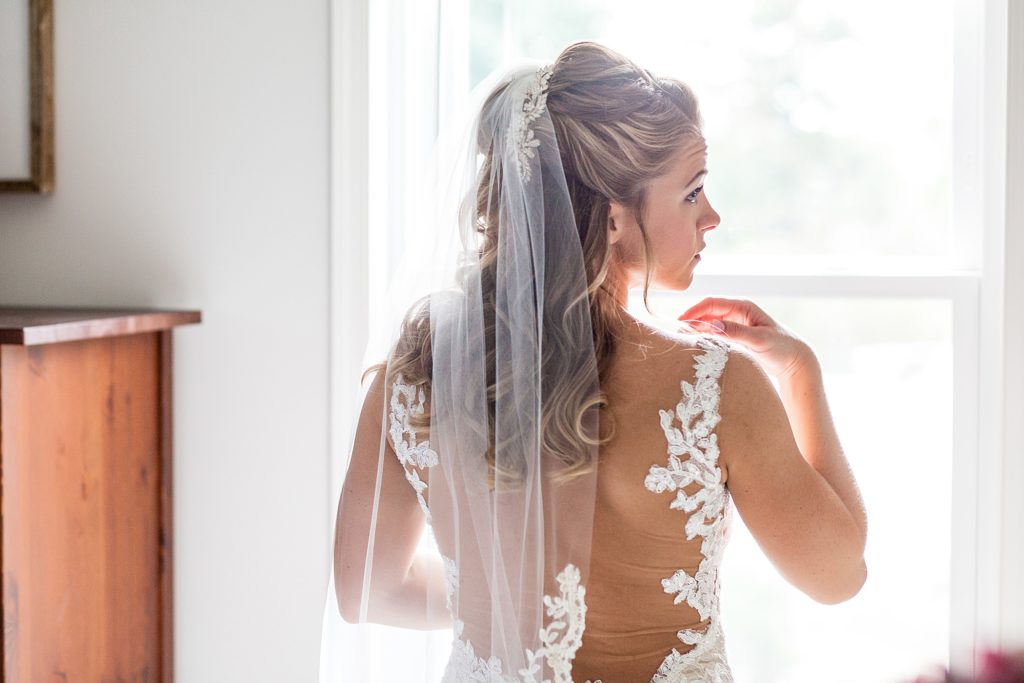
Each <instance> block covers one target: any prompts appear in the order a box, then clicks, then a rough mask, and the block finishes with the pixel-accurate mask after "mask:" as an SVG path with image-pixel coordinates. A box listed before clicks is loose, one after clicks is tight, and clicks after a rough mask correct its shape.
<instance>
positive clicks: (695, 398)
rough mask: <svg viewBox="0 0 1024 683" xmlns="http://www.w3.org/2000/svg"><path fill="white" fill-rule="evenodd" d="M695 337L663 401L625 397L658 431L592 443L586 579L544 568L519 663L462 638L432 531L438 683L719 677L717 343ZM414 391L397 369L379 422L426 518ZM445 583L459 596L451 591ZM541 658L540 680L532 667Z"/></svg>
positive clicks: (722, 525)
mask: <svg viewBox="0 0 1024 683" xmlns="http://www.w3.org/2000/svg"><path fill="white" fill-rule="evenodd" d="M696 344H697V347H698V349H697V350H698V351H699V353H697V354H696V355H694V356H693V370H694V377H693V381H692V382H690V381H687V380H685V379H684V380H681V381H680V380H678V378H676V379H669V380H666V385H665V387H663V388H666V387H667V386H668V384H674V386H675V387H676V390H675V394H676V396H677V398H676V399H675V400H677V403H676V404H675V405H674V406H673V405H671V403H669V404H668V405H664V401H663V399H661V398H660V397H661V396H662V395H663V392H659V391H656V390H653V389H652V390H651V391H641V393H642V394H644V395H646V396H647V399H648V400H649V401H650V402H651V405H650V406H647V405H646V404H644V399H643V398H640V399H639V400H638V401H634V402H633V403H634V404H635V403H640V404H641V408H642V412H641V413H640V415H641V416H646V417H642V423H646V424H648V425H650V426H652V427H653V426H655V425H658V426H660V429H657V428H655V429H651V428H650V427H648V428H647V429H646V430H644V432H643V433H640V431H641V430H640V429H639V428H638V429H637V430H636V432H637V433H634V434H629V435H626V436H623V437H617V440H618V443H619V446H618V447H616V448H613V449H610V450H612V451H613V452H611V453H609V452H604V453H602V456H601V462H600V471H599V484H598V489H599V490H598V500H597V508H596V511H595V519H594V531H593V536H594V540H593V550H592V557H591V566H590V576H589V579H588V582H587V585H586V586H584V585H582V584H581V581H580V572H579V570H578V569H577V568H576V567H574V566H572V565H568V566H566V567H565V568H563V569H562V571H560V572H559V573H558V575H557V576H556V577H554V578H555V580H556V581H555V583H554V584H553V585H555V586H557V593H552V594H551V595H549V596H547V597H546V598H545V600H544V602H545V605H546V606H547V608H546V620H545V627H544V628H543V629H542V630H541V634H540V635H541V641H542V643H543V646H542V647H541V648H539V649H538V650H537V651H528V652H526V653H524V660H523V661H525V662H526V666H525V667H522V668H518V669H517V670H509V668H510V667H509V666H508V665H507V664H506V663H505V662H503V661H501V659H500V658H497V657H491V656H489V655H488V653H486V652H481V651H480V648H479V644H477V643H474V641H473V638H472V637H471V636H470V635H468V631H470V630H471V629H467V624H472V617H471V615H470V614H462V613H461V612H462V611H464V610H460V609H459V605H460V604H461V605H467V604H469V603H468V602H467V591H468V590H470V589H469V587H468V586H467V583H466V581H460V576H459V573H460V569H463V568H461V567H459V566H458V565H457V563H456V562H455V561H454V560H453V559H451V558H450V557H448V556H446V555H445V554H444V546H445V543H444V542H443V540H444V539H441V538H439V539H438V540H439V541H441V542H440V543H439V547H440V548H441V549H442V557H443V561H444V566H445V569H446V574H447V579H448V608H449V609H450V610H451V612H452V620H453V631H454V642H453V646H452V653H451V656H450V659H449V661H448V665H447V668H446V671H445V675H444V679H443V681H444V682H451V683H456V682H457V683H462V682H464V681H488V682H491V681H493V682H495V683H498V682H500V683H571V682H572V681H578V682H579V683H583V682H584V681H587V682H588V683H626V682H634V681H638V680H641V674H638V672H641V671H646V672H649V673H645V674H642V677H643V679H644V680H650V681H651V683H691V682H698V681H699V682H701V683H705V682H710V683H732V680H733V678H732V673H731V671H730V668H729V664H728V661H727V658H726V651H725V643H724V637H723V633H722V626H721V623H720V618H719V581H718V573H719V565H720V563H721V560H722V552H723V550H724V547H725V545H726V542H727V539H728V534H729V521H730V517H731V501H730V497H729V492H728V490H727V489H726V487H725V483H724V482H723V481H722V470H721V469H720V468H719V466H718V456H719V450H718V436H717V434H716V433H715V427H716V425H717V424H718V423H719V421H720V419H721V418H720V415H719V399H720V396H721V384H720V379H721V376H722V372H723V370H724V368H725V364H726V361H727V359H728V351H729V346H728V343H726V342H724V341H722V340H719V339H717V338H714V337H711V336H707V335H699V336H697V337H696ZM654 383H656V382H654ZM640 384H643V386H645V387H650V386H651V384H652V382H651V381H644V382H642V383H639V382H638V385H637V387H632V388H628V389H626V391H630V392H631V394H630V395H631V396H632V395H636V394H635V391H636V390H637V389H638V388H639V387H640ZM424 400H425V397H424V395H423V393H422V391H420V392H417V391H415V390H414V389H413V388H411V387H409V386H408V385H406V384H404V383H403V382H402V377H401V376H398V377H397V378H396V379H395V381H394V385H393V387H392V394H391V399H390V425H389V427H390V435H391V438H392V442H393V444H394V447H395V452H396V454H397V455H398V458H399V460H400V461H401V463H402V466H403V467H404V469H405V472H406V478H407V479H408V481H409V483H410V484H411V485H412V487H413V489H414V490H415V492H416V495H417V497H418V498H419V501H420V504H421V505H422V507H423V509H424V512H425V514H426V515H427V520H428V522H431V524H433V523H432V520H431V514H432V513H431V510H430V506H429V505H428V503H427V499H426V498H425V497H424V494H425V493H427V489H428V484H427V483H426V482H427V481H428V480H429V477H428V476H425V475H427V474H429V472H428V471H429V470H430V469H432V468H434V467H435V466H436V465H437V463H438V454H437V453H435V452H434V451H432V450H430V448H429V447H428V446H427V444H426V443H419V442H418V441H417V438H416V433H415V430H414V429H412V428H411V427H410V420H409V418H410V415H411V414H412V413H416V412H418V411H420V412H421V411H423V407H424ZM613 405H614V402H613ZM655 413H656V414H657V422H655V421H654V420H655ZM642 423H641V424H642ZM652 423H653V424H652ZM614 443H615V441H613V444H614ZM658 451H660V453H661V454H662V455H661V456H660V457H659V458H658V459H657V460H656V461H654V462H651V457H650V454H651V453H654V452H658ZM639 454H642V455H639ZM606 456H608V457H607V458H606ZM440 481H441V480H440V479H439V483H440ZM434 514H437V511H435V512H434ZM439 535H440V532H439ZM465 573H466V574H467V575H469V574H471V571H465ZM457 588H458V589H461V592H462V594H461V596H459V597H458V599H456V600H453V596H454V595H455V593H456V592H457ZM456 603H458V604H456ZM544 663H546V665H547V667H548V669H547V670H550V672H551V676H552V677H551V678H544V677H542V672H545V671H547V670H546V669H544V668H543V667H542V664H544Z"/></svg>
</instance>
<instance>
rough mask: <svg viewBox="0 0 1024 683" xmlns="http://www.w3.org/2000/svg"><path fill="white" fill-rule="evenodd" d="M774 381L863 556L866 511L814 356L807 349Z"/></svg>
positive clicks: (797, 434) (802, 448)
mask: <svg viewBox="0 0 1024 683" xmlns="http://www.w3.org/2000/svg"><path fill="white" fill-rule="evenodd" d="M777 379H778V381H779V393H780V396H781V398H782V403H783V405H784V406H785V408H786V416H787V417H788V418H789V424H790V427H791V428H792V429H793V437H794V438H795V439H796V443H797V446H798V447H799V448H800V453H802V454H803V456H804V459H805V460H807V463H808V464H809V465H810V466H811V467H813V468H814V469H815V470H816V471H817V472H818V474H820V475H821V476H822V477H824V478H825V481H827V482H828V484H829V486H831V487H832V490H833V491H835V492H836V494H837V495H838V496H839V498H840V499H841V500H842V501H843V505H845V506H846V509H847V510H849V512H850V515H851V516H852V517H853V521H854V522H855V523H856V524H857V528H858V529H859V530H860V539H859V540H860V551H861V553H863V552H864V545H865V543H866V542H867V533H868V517H867V512H866V511H865V509H864V500H863V499H862V498H861V495H860V489H858V488H857V480H856V479H855V478H854V476H853V470H852V469H851V468H850V463H849V462H848V461H847V460H846V455H845V454H844V453H843V447H842V444H840V443H839V435H838V434H837V433H836V428H835V424H834V423H833V421H832V413H831V411H830V410H829V407H828V400H827V399H826V398H825V384H824V381H823V379H822V373H821V364H820V363H819V362H818V358H817V356H815V355H814V352H813V351H812V350H811V349H810V347H807V350H806V353H805V355H804V356H803V359H802V360H801V361H799V362H798V363H795V364H794V365H793V367H792V370H791V372H790V373H789V374H786V375H781V376H779V377H778V378H777Z"/></svg>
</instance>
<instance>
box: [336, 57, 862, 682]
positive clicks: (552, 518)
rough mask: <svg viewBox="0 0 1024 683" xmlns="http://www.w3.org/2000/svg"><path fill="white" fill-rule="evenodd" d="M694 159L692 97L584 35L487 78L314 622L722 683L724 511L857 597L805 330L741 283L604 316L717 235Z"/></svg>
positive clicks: (784, 570) (611, 671)
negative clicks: (324, 605) (441, 258)
mask: <svg viewBox="0 0 1024 683" xmlns="http://www.w3.org/2000/svg"><path fill="white" fill-rule="evenodd" d="M706 162H707V147H706V144H705V141H704V138H703V135H702V132H701V119H700V114H699V112H698V107H697V101H696V98H695V96H694V94H693V93H692V92H691V90H690V89H689V88H688V87H687V86H686V85H684V84H683V83H681V82H680V81H678V80H674V79H671V78H658V77H655V76H654V75H652V74H651V73H650V72H648V71H646V70H644V69H642V68H640V67H638V66H637V65H635V64H633V63H632V62H630V61H629V60H628V59H626V58H625V57H623V56H621V55H619V54H617V53H615V52H613V51H611V50H609V49H607V48H605V47H603V46H601V45H598V44H595V43H587V42H584V43H576V44H574V45H571V46H569V47H567V48H566V49H565V50H564V51H563V52H562V53H561V54H560V55H559V56H558V58H557V59H556V60H555V61H554V63H553V64H551V65H549V66H545V67H543V68H537V67H536V66H529V67H521V68H517V69H514V70H512V71H511V72H509V73H506V74H503V75H501V76H500V77H498V78H497V79H496V80H494V81H492V82H490V83H488V84H486V86H485V87H484V91H483V101H482V103H481V105H480V106H479V109H478V110H477V116H476V118H475V120H474V122H473V125H472V127H471V129H470V134H469V136H468V138H467V144H466V146H465V153H464V157H463V158H462V166H461V172H457V173H455V174H454V175H453V176H452V179H453V183H454V192H455V194H456V197H457V198H458V200H459V202H458V206H457V211H456V212H453V214H454V215H452V216H451V219H450V221H449V222H448V225H450V226H454V227H455V228H457V230H458V232H457V236H458V245H459V246H458V249H455V250H454V251H453V252H452V255H454V256H455V257H457V258H455V259H454V260H453V261H452V262H451V264H450V265H451V269H450V271H449V275H450V279H449V281H448V282H447V283H446V284H447V286H446V287H439V288H437V289H433V290H431V291H428V292H426V293H425V296H423V297H422V298H420V299H419V300H418V302H417V303H416V304H415V305H413V306H412V307H411V308H410V309H408V312H407V313H406V315H405V317H404V320H403V322H402V325H401V327H400V328H399V329H398V330H397V331H396V334H395V337H394V341H393V343H392V344H391V345H390V351H389V353H388V356H387V359H386V360H385V361H384V362H383V363H381V364H379V365H377V366H374V367H372V368H371V369H370V370H369V371H368V372H367V374H368V376H370V377H372V381H370V382H369V387H368V389H367V390H366V394H365V400H364V402H363V408H362V411H361V414H360V416H359V419H358V424H357V427H356V432H355V437H354V442H353V447H352V452H351V460H350V464H349V468H348V472H347V475H346V478H345V483H344V487H343V490H342V494H341V498H340V501H339V504H338V516H337V520H336V527H335V547H334V563H333V571H332V578H331V585H332V586H333V589H332V598H334V602H333V607H334V610H333V612H334V615H340V617H341V618H342V619H343V620H344V621H345V622H347V623H349V624H360V625H364V624H367V623H375V624H388V625H391V626H397V627H402V628H407V629H419V630H431V629H451V636H452V642H451V649H450V654H446V657H447V658H446V661H445V663H444V674H443V680H444V681H453V682H454V681H459V682H461V681H503V682H504V681H517V682H520V683H526V682H534V683H540V682H542V681H553V682H569V681H579V682H581V683H582V682H583V681H592V682H597V681H601V682H602V683H621V682H636V681H651V682H652V683H653V682H664V683H669V682H671V683H681V682H683V681H719V682H725V681H732V680H733V679H732V674H731V672H730V668H729V663H728V659H727V655H726V645H725V638H724V631H725V628H726V627H725V626H724V625H723V624H722V623H721V621H720V618H719V581H718V570H719V565H720V562H721V559H722V554H723V552H724V550H725V546H726V543H727V540H728V535H729V526H730V519H731V515H732V507H733V505H735V507H736V510H737V511H738V513H739V514H740V516H741V517H742V519H743V522H744V523H745V524H746V526H747V527H748V528H749V530H750V532H751V533H752V534H753V536H754V538H755V539H756V540H757V542H758V543H759V545H760V547H761V548H762V549H763V551H764V552H765V554H766V555H767V556H768V558H769V559H770V560H771V561H772V563H773V564H774V565H775V567H776V568H777V569H778V570H779V572H780V573H781V574H782V575H783V576H784V577H785V578H786V579H787V580H788V581H789V582H790V583H792V584H793V585H794V586H796V587H797V588H799V589H800V590H802V591H803V592H804V593H806V594H807V595H809V596H810V597H811V598H813V599H815V600H817V601H819V602H823V603H838V602H842V601H844V600H848V599H850V598H851V597H853V596H854V595H856V594H857V592H858V591H859V590H860V588H861V586H862V585H863V584H864V581H865V579H866V576H867V568H866V566H865V562H864V545H865V537H866V526H867V521H866V515H865V511H864V506H863V503H862V500H861V496H860V493H859V491H858V488H857V484H856V481H855V479H854V476H853V474H852V472H851V470H850V467H849V464H848V463H847V460H846V458H845V457H844V455H843V451H842V447H841V445H840V443H839V439H838V437H837V435H836V432H835V428H834V427H833V424H832V419H831V416H830V413H829V407H828V404H827V402H826V398H825V394H824V390H823V384H822V372H821V367H820V365H819V363H818V360H817V358H816V356H815V354H814V352H813V351H812V349H811V348H810V347H809V346H808V345H807V344H806V343H805V342H803V341H802V340H801V339H800V338H799V337H798V336H797V335H795V334H793V333H791V332H790V331H788V330H787V329H786V328H785V327H784V326H782V325H780V324H779V323H777V322H776V321H774V320H773V319H772V318H771V317H770V316H769V315H768V314H766V313H765V312H764V311H763V310H761V309H760V308H759V307H758V306H757V305H756V304H755V303H753V302H751V301H748V300H737V299H724V298H708V299H705V300H703V301H701V302H699V303H698V304H696V305H695V306H693V307H692V308H690V309H689V310H688V311H685V312H682V315H680V320H681V321H682V324H683V327H682V329H680V330H679V331H677V332H674V333H673V332H667V331H662V330H661V329H659V328H655V327H652V326H650V325H649V324H646V323H644V322H641V321H640V320H638V319H636V318H635V317H633V316H632V315H631V314H630V313H629V312H628V311H627V295H628V292H629V290H630V289H641V290H642V291H643V295H644V300H645V301H646V297H647V291H648V289H649V288H650V287H657V288H663V289H669V290H675V291H682V290H685V289H686V288H687V287H688V286H689V285H690V283H691V281H692V279H693V277H694V273H695V271H696V269H697V268H698V267H699V264H700V260H701V256H700V252H701V251H702V250H703V249H704V248H705V247H706V246H709V245H710V246H712V247H713V235H712V234H711V230H713V229H714V228H715V227H716V226H717V225H718V223H719V220H720V218H719V215H718V214H717V213H716V212H715V210H714V208H712V206H711V203H710V200H709V199H708V195H707V193H706V192H705V191H704V180H705V177H706V175H707V172H708V170H707V163H706ZM421 258H425V257H423V256H421ZM769 376H774V377H775V379H776V380H777V382H778V386H779V391H776V389H775V388H774V387H773V386H772V383H771V381H770V379H769ZM328 647H331V645H330V644H328ZM446 652H447V649H446ZM365 656H369V655H365ZM390 656H392V657H393V659H394V660H395V663H396V664H397V663H398V660H401V659H403V658H404V657H407V656H410V653H408V652H402V651H397V650H396V651H394V652H393V653H391V655H390ZM356 659H358V657H356ZM343 665H344V666H346V667H350V666H351V667H355V666H356V665H357V662H356V661H348V662H345V663H343ZM353 680H365V679H359V678H358V677H357V676H354V677H353ZM386 680H395V679H394V678H386Z"/></svg>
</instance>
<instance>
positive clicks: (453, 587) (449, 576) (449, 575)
mask: <svg viewBox="0 0 1024 683" xmlns="http://www.w3.org/2000/svg"><path fill="white" fill-rule="evenodd" d="M441 560H442V561H443V562H444V578H445V587H446V588H447V591H446V593H447V597H446V598H445V604H446V605H447V606H448V611H449V612H451V613H452V614H453V615H454V614H455V610H454V609H453V607H452V606H453V605H454V599H455V591H457V590H458V588H459V566H458V565H457V564H455V560H453V559H452V558H450V557H446V556H444V555H442V556H441Z"/></svg>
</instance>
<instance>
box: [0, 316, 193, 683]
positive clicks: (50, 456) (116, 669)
mask: <svg viewBox="0 0 1024 683" xmlns="http://www.w3.org/2000/svg"><path fill="white" fill-rule="evenodd" d="M199 321H200V313H199V312H198V311H166V310H152V309H145V310H139V309H128V310H125V309H108V310H100V309H81V308H79V309H44V308H11V307H6V308H5V307H0V515H2V525H0V534H2V536H0V564H2V567H3V591H2V596H0V601H2V612H3V620H4V626H3V631H2V638H3V658H2V664H0V666H2V670H0V681H2V682H3V683H40V682H43V681H45V682H46V683H58V682H60V683H101V682H106V681H110V682H112V683H113V682H121V681H124V682H125V683H128V682H131V683H135V682H140V683H142V682H148V681H154V682H159V683H171V681H173V663H174V650H173V632H174V629H173V625H174V615H173V609H172V606H173V600H172V587H173V584H172V578H173V577H172V573H171V569H172V566H173V565H172V562H171V558H172V540H173V533H172V520H173V516H172V500H173V496H172V490H171V484H172V478H171V473H172V469H171V434H172V430H171V405H172V404H171V374H172V373H171V357H172V345H171V335H172V333H173V328H174V327H175V326H177V325H184V324H190V323H198V322H199Z"/></svg>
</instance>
